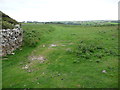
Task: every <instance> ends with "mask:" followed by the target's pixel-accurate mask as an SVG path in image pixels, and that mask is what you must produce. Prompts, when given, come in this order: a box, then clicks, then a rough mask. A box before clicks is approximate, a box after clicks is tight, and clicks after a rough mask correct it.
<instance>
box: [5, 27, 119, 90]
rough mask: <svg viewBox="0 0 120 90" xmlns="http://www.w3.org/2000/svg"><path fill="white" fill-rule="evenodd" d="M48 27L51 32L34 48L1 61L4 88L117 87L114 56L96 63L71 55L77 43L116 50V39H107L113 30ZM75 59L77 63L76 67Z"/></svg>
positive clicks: (105, 28) (114, 31) (111, 28)
mask: <svg viewBox="0 0 120 90" xmlns="http://www.w3.org/2000/svg"><path fill="white" fill-rule="evenodd" d="M51 26H52V27H53V28H55V30H54V31H53V32H51V33H49V34H45V35H44V38H43V39H42V40H41V41H40V45H39V46H38V47H36V48H28V47H24V48H23V51H16V52H18V53H16V54H15V55H13V56H9V57H8V60H4V61H3V87H4V88H5V87H9V88H10V87H14V88H67V87H70V88H107V87H111V88H115V87H117V83H118V82H117V80H118V73H117V69H118V68H117V62H118V60H117V57H116V56H106V57H104V58H102V59H101V60H100V63H96V60H97V59H96V58H94V57H93V58H91V59H88V60H84V59H81V58H78V57H76V55H75V53H74V51H75V50H77V46H78V44H79V42H80V41H86V42H87V43H88V44H89V43H93V44H95V45H99V44H102V45H104V47H105V48H112V47H113V46H114V47H117V38H116V39H114V40H112V39H111V38H110V36H111V35H113V34H114V35H116V37H117V30H116V27H110V26H106V27H84V26H72V25H71V26H67V25H51ZM33 27H34V26H33ZM102 32H106V33H104V34H102ZM107 39H110V40H107ZM111 42H114V43H111ZM108 46H109V47H108ZM77 59H79V61H80V62H77V63H76V62H75V60H77ZM103 70H106V73H102V71H103Z"/></svg>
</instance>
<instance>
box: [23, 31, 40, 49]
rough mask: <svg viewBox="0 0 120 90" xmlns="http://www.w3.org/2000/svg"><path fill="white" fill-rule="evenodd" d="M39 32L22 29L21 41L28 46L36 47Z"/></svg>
mask: <svg viewBox="0 0 120 90" xmlns="http://www.w3.org/2000/svg"><path fill="white" fill-rule="evenodd" d="M38 34H39V32H36V31H24V32H23V42H24V45H27V46H30V47H36V46H37V44H38V42H39V41H40V38H39V37H38Z"/></svg>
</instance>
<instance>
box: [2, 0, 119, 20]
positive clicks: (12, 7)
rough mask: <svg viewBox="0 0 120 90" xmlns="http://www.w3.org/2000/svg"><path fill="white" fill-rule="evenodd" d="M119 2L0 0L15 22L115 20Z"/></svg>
mask: <svg viewBox="0 0 120 90" xmlns="http://www.w3.org/2000/svg"><path fill="white" fill-rule="evenodd" d="M119 1H120V0H0V10H1V11H2V12H4V13H5V14H7V15H9V16H10V17H12V18H14V19H15V20H17V21H20V22H21V21H41V22H44V21H86V20H117V19H118V2H119Z"/></svg>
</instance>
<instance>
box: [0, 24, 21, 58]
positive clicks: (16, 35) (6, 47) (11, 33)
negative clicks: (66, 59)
mask: <svg viewBox="0 0 120 90" xmlns="http://www.w3.org/2000/svg"><path fill="white" fill-rule="evenodd" d="M1 37H2V38H1V47H2V54H1V56H6V55H7V54H13V51H14V50H16V49H17V48H19V47H20V46H21V45H22V38H23V30H22V29H21V28H20V26H19V25H16V26H15V28H14V29H2V30H1Z"/></svg>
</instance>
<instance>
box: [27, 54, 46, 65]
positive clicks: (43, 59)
mask: <svg viewBox="0 0 120 90" xmlns="http://www.w3.org/2000/svg"><path fill="white" fill-rule="evenodd" d="M28 59H29V60H30V61H39V63H44V61H45V60H47V59H46V58H45V57H43V56H41V55H39V56H29V57H28Z"/></svg>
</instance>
